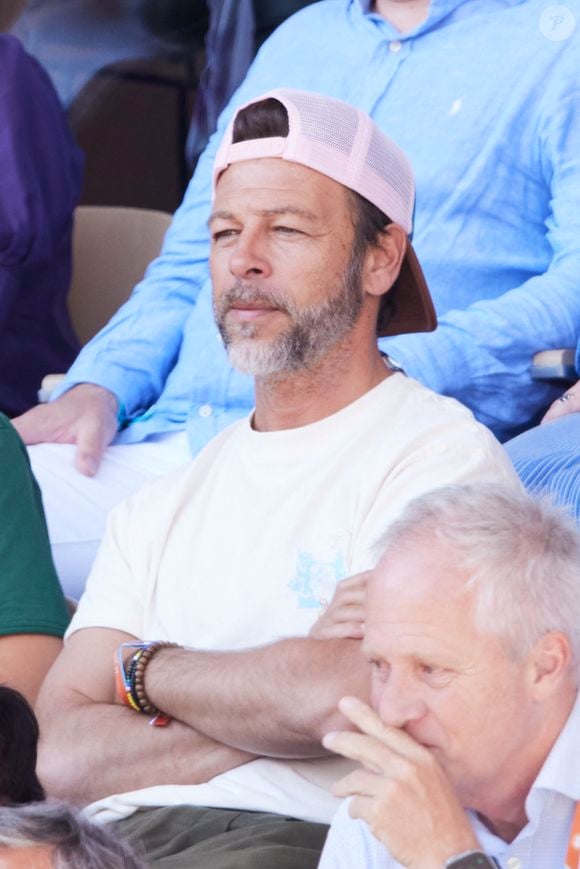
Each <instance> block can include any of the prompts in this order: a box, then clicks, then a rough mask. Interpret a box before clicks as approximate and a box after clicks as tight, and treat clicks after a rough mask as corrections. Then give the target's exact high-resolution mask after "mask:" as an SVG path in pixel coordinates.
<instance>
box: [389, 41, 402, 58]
mask: <svg viewBox="0 0 580 869" xmlns="http://www.w3.org/2000/svg"><path fill="white" fill-rule="evenodd" d="M401 48H402V45H401V42H400V41H399V40H398V39H394V40H393V41H392V42H389V51H392V52H393V54H397V52H399V51H400V50H401Z"/></svg>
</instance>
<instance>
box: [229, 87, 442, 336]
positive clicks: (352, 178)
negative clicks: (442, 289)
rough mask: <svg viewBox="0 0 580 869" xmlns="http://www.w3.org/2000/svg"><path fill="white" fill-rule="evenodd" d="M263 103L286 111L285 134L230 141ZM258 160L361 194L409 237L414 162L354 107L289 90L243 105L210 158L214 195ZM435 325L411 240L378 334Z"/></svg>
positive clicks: (425, 329) (382, 311)
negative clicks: (223, 177)
mask: <svg viewBox="0 0 580 869" xmlns="http://www.w3.org/2000/svg"><path fill="white" fill-rule="evenodd" d="M266 99H276V100H278V101H279V102H280V103H281V104H282V105H283V106H284V108H285V109H286V112H287V114H288V135H287V136H272V137H269V138H264V139H251V140H249V141H243V142H233V141H232V137H233V131H234V122H235V119H236V117H237V115H238V114H239V112H240V111H241V110H242V109H245V108H247V107H248V106H250V105H253V104H254V103H258V102H262V100H266ZM261 157H280V158H281V159H282V160H289V161H291V162H293V163H301V164H302V165H303V166H308V167H309V168H310V169H314V170H316V172H321V173H322V174H323V175H327V176H328V177H329V178H332V179H333V180H334V181H338V183H339V184H342V185H343V186H344V187H348V188H349V189H350V190H354V191H355V192H356V193H359V194H360V195H361V196H364V198H365V199H368V200H369V202H372V203H373V205H376V206H377V208H379V209H380V210H381V211H382V212H383V214H385V215H386V216H387V217H388V218H390V220H392V221H393V223H398V224H400V226H402V227H403V229H404V230H405V232H406V233H407V235H410V233H411V231H412V228H413V207H414V204H415V181H414V177H413V170H412V168H411V164H410V163H409V160H408V159H407V157H406V156H405V154H404V153H403V151H402V150H401V149H400V148H399V146H398V145H397V144H395V142H393V140H392V139H389V137H388V136H385V134H384V133H383V132H382V131H381V130H380V129H379V128H378V127H377V125H376V124H375V123H374V121H373V120H372V119H371V118H370V117H369V116H368V115H367V114H365V112H363V111H361V110H360V109H357V108H355V106H351V105H349V104H348V103H345V102H343V101H342V100H337V99H333V98H332V97H327V96H323V95H322V94H316V93H309V92H307V91H299V90H291V89H286V88H280V89H277V90H272V91H269V92H268V93H265V94H263V95H262V96H260V97H257V98H256V99H253V100H250V101H249V102H247V103H245V105H243V106H240V107H239V109H238V110H237V111H236V114H235V115H234V117H233V118H232V120H231V121H230V124H229V126H228V128H227V130H226V132H225V135H224V138H223V140H222V143H221V145H220V147H219V149H218V152H217V154H216V157H215V162H214V169H213V190H214V192H215V187H216V184H217V181H218V178H219V176H220V174H221V173H222V172H223V171H224V170H225V169H227V167H228V166H229V165H230V164H231V163H238V162H240V161H241V160H256V159H259V158H261ZM387 299H388V303H387ZM436 326H437V318H436V315H435V309H434V307H433V302H432V300H431V295H430V293H429V289H428V287H427V282H426V281H425V277H424V275H423V271H422V269H421V266H420V265H419V260H418V259H417V255H416V254H415V251H414V250H413V247H412V245H411V242H410V240H408V241H407V252H406V255H405V258H404V260H403V263H402V265H401V271H400V273H399V276H398V278H397V280H396V281H395V283H394V284H393V286H392V287H391V289H390V290H389V292H388V294H387V296H386V297H385V304H383V305H381V308H380V311H379V318H378V323H377V334H378V335H379V336H386V335H400V334H402V333H405V332H431V331H433V329H435V328H436Z"/></svg>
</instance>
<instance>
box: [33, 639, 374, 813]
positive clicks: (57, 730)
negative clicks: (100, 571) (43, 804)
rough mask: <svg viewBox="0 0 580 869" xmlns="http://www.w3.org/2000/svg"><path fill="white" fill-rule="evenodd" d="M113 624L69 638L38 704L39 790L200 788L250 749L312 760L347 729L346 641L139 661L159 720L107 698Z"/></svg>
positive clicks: (356, 677)
mask: <svg viewBox="0 0 580 869" xmlns="http://www.w3.org/2000/svg"><path fill="white" fill-rule="evenodd" d="M134 639H135V638H134V637H132V636H130V635H128V634H125V633H122V632H121V631H116V630H109V629H104V628H87V629H84V630H81V631H78V632H77V633H75V634H73V635H72V637H71V638H70V640H69V641H68V643H67V645H66V647H65V649H64V651H63V652H62V654H61V656H60V657H59V659H58V660H57V662H56V664H55V665H54V667H53V669H52V670H51V672H50V673H49V675H48V677H47V679H46V681H45V683H44V686H43V689H42V691H41V695H40V697H39V702H38V709H37V712H38V716H39V719H40V726H41V733H42V739H41V744H40V750H39V775H40V778H41V780H42V781H43V784H44V785H45V787H46V789H47V791H48V792H49V793H51V794H53V795H56V796H60V797H66V798H67V799H70V800H74V801H75V802H77V803H80V804H84V803H88V802H91V801H93V800H96V799H99V798H101V797H104V796H107V795H109V794H113V793H120V792H123V791H129V790H135V789H138V788H144V787H150V786H154V785H159V784H170V783H171V784H200V783H201V782H204V781H207V780H209V779H210V778H213V777H214V776H216V775H219V774H220V773H222V772H225V771H227V770H229V769H233V768H234V767H237V766H239V765H241V764H243V763H246V762H247V761H249V760H251V759H253V757H255V756H256V755H264V754H265V755H270V756H274V757H314V756H321V755H323V754H324V753H325V751H324V749H323V748H322V746H321V739H322V736H323V734H324V733H325V732H327V731H328V730H329V729H333V728H335V727H342V728H344V726H345V719H344V718H343V717H342V716H341V714H340V713H338V712H337V711H336V704H337V701H338V699H339V698H340V697H341V696H343V694H345V693H351V694H352V693H354V694H356V695H358V696H361V697H366V696H367V693H368V673H367V668H366V664H365V662H364V659H363V658H362V655H360V652H359V643H358V641H355V640H348V639H345V640H329V641H320V640H316V639H309V638H304V639H292V640H283V641H280V642H277V643H273V644H271V645H268V646H264V647H261V648H258V649H249V650H246V651H242V652H224V653H212V652H196V651H189V650H187V651H186V650H174V649H167V650H163V651H161V652H159V653H158V655H157V656H156V657H155V658H154V659H153V660H152V662H151V664H150V665H149V670H150V672H149V673H148V674H147V678H146V688H147V691H148V693H149V697H150V700H151V701H152V702H153V703H154V704H155V705H157V706H158V707H159V708H161V709H163V711H164V712H167V713H168V714H169V715H172V716H173V717H174V719H175V720H174V721H172V722H171V724H170V725H169V726H168V727H150V726H149V724H148V718H147V716H145V715H139V714H138V713H136V712H133V711H132V710H131V709H129V708H127V707H125V706H121V705H119V704H117V703H116V702H115V696H114V694H115V689H114V676H113V658H114V653H115V651H116V648H117V646H118V644H119V643H122V642H129V641H131V640H134Z"/></svg>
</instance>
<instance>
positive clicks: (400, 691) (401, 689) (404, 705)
mask: <svg viewBox="0 0 580 869" xmlns="http://www.w3.org/2000/svg"><path fill="white" fill-rule="evenodd" d="M373 693H374V697H373V700H374V706H375V709H376V710H377V712H378V714H379V717H380V718H381V720H382V721H383V723H384V724H388V725H390V726H391V727H405V725H407V724H411V723H412V722H414V721H419V720H420V719H421V718H423V716H424V715H425V713H426V711H427V708H426V704H425V701H424V700H423V699H422V697H421V695H420V692H419V690H418V686H416V685H414V684H413V680H411V679H393V677H390V678H389V679H388V681H387V682H385V683H383V684H381V686H380V688H378V690H376V691H375V692H373Z"/></svg>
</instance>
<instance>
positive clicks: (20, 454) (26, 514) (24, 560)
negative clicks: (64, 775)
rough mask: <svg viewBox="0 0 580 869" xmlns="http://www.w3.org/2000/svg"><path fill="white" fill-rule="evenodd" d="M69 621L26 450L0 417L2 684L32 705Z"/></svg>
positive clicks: (0, 628)
mask: <svg viewBox="0 0 580 869" xmlns="http://www.w3.org/2000/svg"><path fill="white" fill-rule="evenodd" d="M68 621H69V614H68V608H67V604H66V601H65V598H64V595H63V593H62V590H61V587H60V585H59V582H58V578H57V575H56V571H55V568H54V564H53V561H52V556H51V553H50V544H49V542H48V533H47V530H46V522H45V518H44V510H43V507H42V499H41V496H40V490H39V488H38V485H37V483H36V480H35V479H34V477H33V475H32V471H31V469H30V462H29V460H28V455H27V453H26V449H25V447H24V445H23V443H22V441H21V440H20V438H19V437H18V435H17V433H16V431H15V429H14V428H13V427H12V425H11V424H10V422H9V421H8V419H7V418H6V417H5V416H4V415H3V414H0V683H3V684H5V685H8V686H10V687H11V688H16V689H17V690H18V691H20V692H21V693H22V694H23V695H24V696H25V697H26V699H27V700H28V701H29V702H31V703H33V702H34V700H35V699H36V694H37V692H38V689H39V688H40V684H41V682H42V680H43V678H44V676H45V674H46V672H47V671H48V668H49V667H50V665H51V664H52V662H53V661H54V659H55V658H56V656H57V654H58V653H59V651H60V649H61V647H62V636H63V634H64V631H65V630H66V626H67V624H68Z"/></svg>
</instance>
